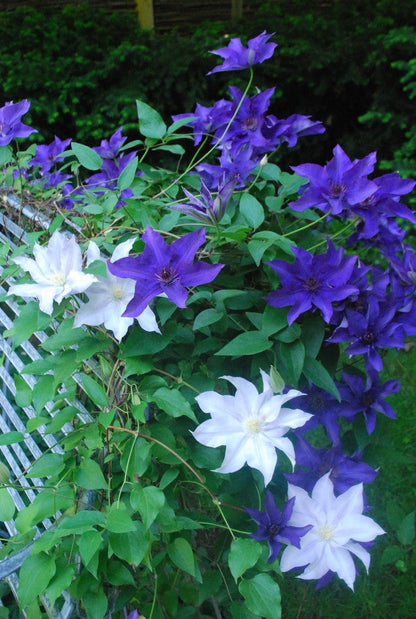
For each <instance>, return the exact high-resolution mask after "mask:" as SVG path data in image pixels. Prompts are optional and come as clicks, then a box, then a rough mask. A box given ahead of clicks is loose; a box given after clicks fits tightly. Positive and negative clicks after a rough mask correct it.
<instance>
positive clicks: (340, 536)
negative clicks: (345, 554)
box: [335, 514, 385, 544]
mask: <svg viewBox="0 0 416 619" xmlns="http://www.w3.org/2000/svg"><path fill="white" fill-rule="evenodd" d="M384 533H385V531H384V530H383V529H382V528H381V527H380V526H379V525H378V524H377V523H376V522H374V520H373V519H372V518H369V517H368V516H363V515H361V514H351V515H345V516H344V518H343V519H342V521H340V523H339V526H338V527H337V529H336V531H335V538H336V540H337V542H338V543H339V544H346V543H347V542H349V541H350V540H354V541H356V542H371V541H372V540H373V539H374V538H375V537H377V535H383V534H384Z"/></svg>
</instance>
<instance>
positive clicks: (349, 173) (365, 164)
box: [289, 145, 379, 215]
mask: <svg viewBox="0 0 416 619" xmlns="http://www.w3.org/2000/svg"><path fill="white" fill-rule="evenodd" d="M333 153H334V157H333V159H331V161H329V163H327V165H326V166H320V165H317V164H315V163H305V164H302V165H299V166H295V167H292V170H293V171H294V172H296V174H299V175H300V176H304V177H305V178H307V179H308V180H309V184H308V185H306V186H305V190H304V192H303V193H302V195H301V197H300V198H299V199H298V200H296V202H290V203H289V206H290V207H291V208H293V209H294V210H295V211H303V210H305V209H306V208H311V207H316V208H319V209H321V210H322V211H324V212H329V213H332V214H333V215H339V214H341V213H342V211H344V210H346V211H347V213H348V215H350V209H351V207H352V206H354V205H356V204H359V203H361V202H364V201H365V200H367V199H368V198H370V196H372V195H373V194H374V193H376V191H377V190H378V189H379V187H378V185H377V184H376V183H374V182H373V181H370V180H368V179H367V178H366V176H367V175H368V174H370V173H371V172H372V171H373V169H374V165H375V162H376V153H370V154H369V155H367V156H366V157H364V158H363V159H356V160H355V161H351V159H350V158H349V157H348V156H347V155H346V153H345V152H344V151H343V150H342V148H341V146H339V145H337V146H335V148H334V150H333Z"/></svg>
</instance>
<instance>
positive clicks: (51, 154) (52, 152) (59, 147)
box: [29, 136, 71, 175]
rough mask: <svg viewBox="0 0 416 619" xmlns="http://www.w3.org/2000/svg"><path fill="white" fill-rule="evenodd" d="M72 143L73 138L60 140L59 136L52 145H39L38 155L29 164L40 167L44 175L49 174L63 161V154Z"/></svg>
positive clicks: (37, 147)
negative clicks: (53, 167)
mask: <svg viewBox="0 0 416 619" xmlns="http://www.w3.org/2000/svg"><path fill="white" fill-rule="evenodd" d="M70 143H71V138H68V139H67V140H60V139H59V138H58V137H57V136H55V139H54V140H53V142H51V143H50V144H38V145H37V146H36V155H35V156H34V157H32V159H31V160H30V161H29V164H30V165H32V166H39V167H40V169H41V172H42V175H44V174H47V173H48V172H49V171H50V169H51V168H52V166H53V165H54V164H55V163H56V162H57V161H62V159H63V157H62V153H63V152H64V150H65V149H66V148H67V147H68V146H69V144H70Z"/></svg>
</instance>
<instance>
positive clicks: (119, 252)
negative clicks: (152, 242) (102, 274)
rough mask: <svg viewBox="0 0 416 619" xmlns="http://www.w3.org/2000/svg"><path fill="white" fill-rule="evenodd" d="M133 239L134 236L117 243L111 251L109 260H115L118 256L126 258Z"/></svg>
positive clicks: (134, 238)
mask: <svg viewBox="0 0 416 619" xmlns="http://www.w3.org/2000/svg"><path fill="white" fill-rule="evenodd" d="M135 240H136V237H133V238H132V239H128V241H124V242H123V243H120V244H119V245H117V247H116V248H115V250H114V251H113V255H112V256H111V259H110V262H115V261H116V260H120V258H126V257H127V256H128V255H129V253H130V250H131V248H132V247H133V245H134V242H135Z"/></svg>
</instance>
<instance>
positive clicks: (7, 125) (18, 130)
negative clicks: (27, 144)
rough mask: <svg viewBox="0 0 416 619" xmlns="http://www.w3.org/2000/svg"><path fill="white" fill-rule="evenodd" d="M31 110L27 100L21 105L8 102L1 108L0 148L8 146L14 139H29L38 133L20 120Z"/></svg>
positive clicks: (20, 103)
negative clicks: (31, 135)
mask: <svg viewBox="0 0 416 619" xmlns="http://www.w3.org/2000/svg"><path fill="white" fill-rule="evenodd" d="M29 108H30V103H29V101H28V100H27V99H23V101H19V103H13V101H8V102H7V103H6V104H5V105H3V107H0V146H7V144H10V142H11V141H12V140H14V138H27V137H28V136H29V135H30V134H31V133H37V131H36V129H32V127H29V126H28V125H24V124H23V123H22V122H21V120H20V119H21V117H22V116H23V114H26V112H27V111H28V110H29Z"/></svg>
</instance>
